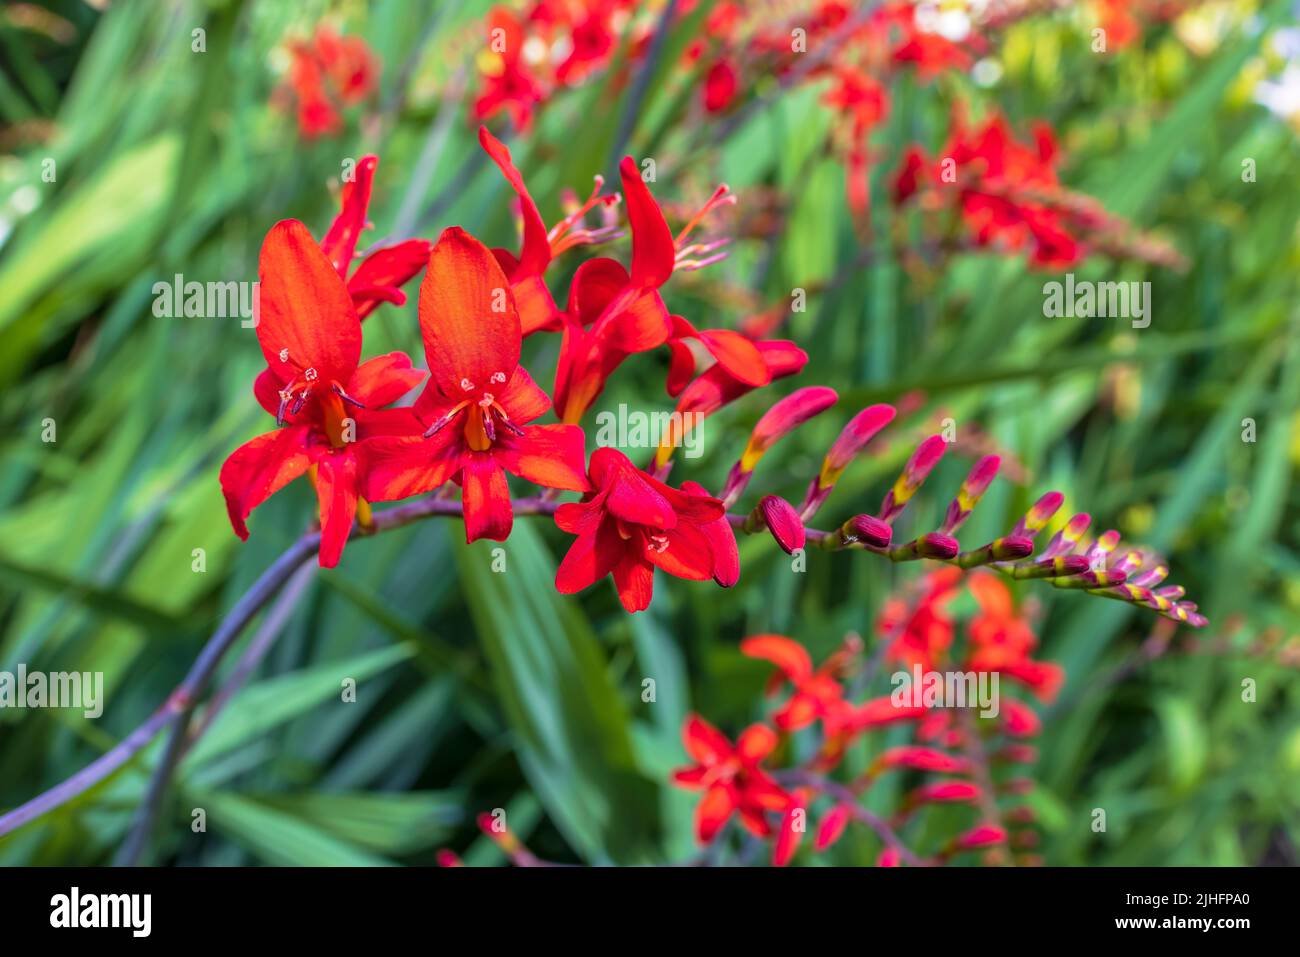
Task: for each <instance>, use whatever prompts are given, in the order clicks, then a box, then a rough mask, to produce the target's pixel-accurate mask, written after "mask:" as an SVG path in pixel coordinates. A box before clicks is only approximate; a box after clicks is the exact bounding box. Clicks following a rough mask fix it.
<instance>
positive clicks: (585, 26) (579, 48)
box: [555, 3, 617, 86]
mask: <svg viewBox="0 0 1300 957" xmlns="http://www.w3.org/2000/svg"><path fill="white" fill-rule="evenodd" d="M590 6H591V7H592V9H590V10H588V11H587V15H586V16H585V17H583V18H582V19H581V20H579V21H577V22H575V23H574V24H573V28H572V30H571V31H570V33H569V40H570V44H571V46H570V50H569V55H568V56H567V57H565V58H564V60H563V61H562V62H561V63H560V65H559V66H558V67H556V68H555V78H556V79H557V80H559V81H560V83H561V84H564V85H566V86H570V85H573V84H576V83H580V82H582V80H583V78H584V77H586V76H587V75H588V74H589V73H590V72H591V71H592V70H593V69H595V68H596V67H598V66H600V65H602V64H603V63H604V62H605V61H606V60H607V59H608V58H609V56H610V54H612V53H613V52H614V40H615V37H616V34H615V32H614V29H613V27H612V25H611V21H610V15H611V14H612V13H613V12H614V9H615V7H616V6H617V5H616V4H612V3H597V4H590Z"/></svg>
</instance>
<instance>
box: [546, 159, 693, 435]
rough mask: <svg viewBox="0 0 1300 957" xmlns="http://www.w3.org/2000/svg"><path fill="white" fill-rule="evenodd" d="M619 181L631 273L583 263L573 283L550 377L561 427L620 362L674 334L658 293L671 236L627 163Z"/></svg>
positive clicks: (672, 255) (669, 267) (672, 257)
mask: <svg viewBox="0 0 1300 957" xmlns="http://www.w3.org/2000/svg"><path fill="white" fill-rule="evenodd" d="M619 175H620V178H621V180H622V183H623V196H624V198H625V199H626V201H627V218H628V224H629V226H630V227H631V230H632V268H631V269H624V268H623V266H622V265H621V264H620V263H618V262H617V261H615V260H613V259H607V258H604V257H601V258H597V259H590V260H588V261H587V262H585V263H583V264H582V265H581V266H579V267H578V270H577V272H576V273H575V274H574V276H573V285H572V286H571V287H570V289H569V308H568V313H567V315H566V321H565V329H564V341H563V343H562V344H561V346H560V358H559V364H558V367H557V369H556V373H555V407H556V411H557V412H558V413H559V415H560V418H561V419H562V420H563V421H565V422H570V423H575V422H579V421H581V419H582V416H583V414H584V413H585V412H586V411H587V409H588V408H589V407H590V406H591V403H592V402H594V401H595V399H596V397H597V396H599V395H600V393H601V391H603V390H604V388H605V381H606V380H607V379H608V378H609V376H610V374H611V373H613V371H614V370H615V369H616V368H618V366H619V365H621V364H622V362H623V360H625V359H626V358H627V357H628V356H630V355H632V354H633V353H636V352H645V351H646V350H649V349H654V348H656V347H657V346H661V345H663V344H664V343H665V342H667V341H668V338H669V336H670V335H671V334H672V322H671V320H670V319H669V316H668V309H667V307H666V306H665V305H664V301H663V299H662V298H660V296H659V287H660V286H662V285H663V284H664V283H665V282H667V281H668V277H670V276H671V275H672V274H673V268H674V265H675V262H676V256H677V248H676V246H675V245H674V243H673V234H672V232H671V231H670V230H669V229H668V223H667V222H666V221H665V220H664V216H663V213H662V212H661V211H660V209H659V205H658V204H657V203H656V202H655V200H654V197H653V196H651V195H650V190H649V189H648V188H647V187H646V184H645V182H644V181H643V180H642V179H641V174H640V172H639V171H638V169H637V166H636V163H635V162H634V161H633V159H632V157H630V156H628V157H624V159H623V162H622V163H621V164H619Z"/></svg>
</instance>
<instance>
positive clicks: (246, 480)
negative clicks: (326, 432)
mask: <svg viewBox="0 0 1300 957" xmlns="http://www.w3.org/2000/svg"><path fill="white" fill-rule="evenodd" d="M309 439H310V432H309V430H308V428H307V427H306V426H288V427H287V428H283V429H277V430H276V431H274V432H268V433H266V434H265V435H259V436H258V437H257V438H255V439H252V440H251V441H248V442H245V443H244V444H243V445H241V446H240V447H239V448H237V449H235V451H233V452H231V453H230V457H229V458H228V459H226V461H225V462H224V463H223V464H222V466H221V475H220V480H221V491H222V493H223V494H224V495H225V497H226V511H227V512H228V513H229V514H230V524H231V525H232V526H233V527H234V529H235V534H237V535H238V536H239V537H240V538H242V539H245V540H247V538H248V526H247V525H246V524H245V523H244V522H245V519H247V518H248V516H249V514H250V513H251V512H252V511H253V509H255V508H257V506H259V505H261V504H262V503H263V502H265V501H266V500H267V499H268V498H270V497H271V496H272V495H273V494H275V493H276V492H278V491H279V490H280V489H282V488H284V486H286V485H288V484H289V483H290V482H292V481H293V480H294V479H296V478H297V477H298V476H300V475H302V474H303V473H304V472H306V471H307V467H308V466H309V465H310V464H311V458H310V456H309V454H308V442H309Z"/></svg>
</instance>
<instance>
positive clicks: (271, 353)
mask: <svg viewBox="0 0 1300 957" xmlns="http://www.w3.org/2000/svg"><path fill="white" fill-rule="evenodd" d="M259 272H260V277H261V311H260V317H259V322H258V324H257V338H258V342H259V343H261V346H262V353H263V355H265V356H266V364H267V368H266V370H265V371H264V372H262V373H261V375H259V376H258V377H257V381H256V382H255V383H254V385H253V391H254V394H255V395H256V396H257V399H258V401H259V402H261V404H262V407H263V408H265V409H266V410H267V411H268V412H270V413H272V414H273V415H275V416H276V418H277V420H278V421H279V422H280V423H282V424H283V426H284V427H283V428H281V429H278V430H276V431H274V432H268V433H267V434H265V435H260V436H258V437H257V438H255V439H253V440H252V441H251V442H248V443H246V444H245V445H242V446H240V447H239V448H238V449H236V450H235V451H234V452H233V453H232V454H231V456H230V458H228V459H226V462H225V464H224V465H222V467H221V489H222V492H223V493H224V494H225V497H226V509H227V511H228V512H229V513H230V522H231V524H232V525H233V526H234V528H235V532H236V533H237V534H238V535H239V537H240V538H243V539H247V538H248V527H247V526H246V525H245V521H246V519H247V518H248V516H249V513H251V512H252V511H253V509H254V508H256V507H257V506H258V505H260V504H261V503H262V502H264V501H265V500H266V499H267V498H269V497H270V496H271V495H272V494H273V493H275V492H276V491H278V490H279V489H280V488H282V487H284V486H285V485H286V484H288V483H289V482H290V481H292V480H293V479H295V478H297V477H298V476H300V475H302V474H303V473H304V472H307V471H308V470H309V469H312V470H313V479H314V484H315V486H316V495H317V498H318V499H319V502H320V516H321V544H320V563H321V565H322V566H324V567H326V568H329V567H333V566H334V565H336V564H337V563H338V560H339V556H340V555H341V554H342V552H343V546H344V544H345V543H346V542H347V539H348V535H349V534H350V533H351V530H352V520H353V517H354V516H355V514H356V510H357V500H358V495H359V494H360V486H361V483H362V478H363V476H364V467H363V466H362V464H361V463H360V462H359V457H358V454H357V449H358V443H359V442H361V441H364V440H366V439H367V438H370V437H373V436H378V435H393V434H399V435H400V434H405V433H408V432H410V431H412V430H413V429H415V428H417V427H418V423H417V422H416V420H415V417H414V416H413V415H412V414H411V411H410V410H409V409H381V408H380V407H381V406H384V405H388V404H389V403H391V402H395V401H396V400H397V399H399V398H401V397H402V396H403V395H405V394H406V393H407V392H409V391H410V390H411V389H412V388H414V387H415V386H416V385H418V384H419V383H420V381H421V380H422V379H423V378H424V375H425V374H424V373H423V372H420V371H418V370H415V369H412V368H411V360H410V359H409V358H407V357H406V356H405V355H403V354H402V353H400V352H393V353H389V354H388V355H385V356H379V357H378V358H375V359H371V360H370V361H368V362H364V363H361V364H360V365H358V362H359V361H360V358H361V322H360V320H359V319H357V313H356V309H355V308H354V307H353V304H352V300H351V298H350V297H349V296H348V291H347V287H345V286H344V285H343V280H342V279H341V278H339V274H338V273H337V272H336V271H335V269H334V267H333V266H332V265H331V264H330V262H329V260H328V259H326V258H325V254H324V253H323V252H321V248H320V247H319V246H318V245H317V244H316V241H315V240H314V239H312V237H311V234H310V233H309V232H308V231H307V227H306V226H304V225H303V224H302V223H300V222H297V221H296V220H285V221H283V222H280V223H277V224H276V225H275V226H274V227H272V229H271V231H270V232H269V233H268V234H267V236H266V241H265V242H264V243H263V244H262V254H261V262H260V266H259Z"/></svg>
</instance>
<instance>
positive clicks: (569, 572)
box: [555, 506, 626, 595]
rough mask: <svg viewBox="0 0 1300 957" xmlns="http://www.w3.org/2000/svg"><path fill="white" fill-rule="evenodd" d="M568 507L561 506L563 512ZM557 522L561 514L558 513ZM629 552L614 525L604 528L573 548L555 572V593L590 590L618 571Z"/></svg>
mask: <svg viewBox="0 0 1300 957" xmlns="http://www.w3.org/2000/svg"><path fill="white" fill-rule="evenodd" d="M563 509H564V506H561V511H563ZM556 517H557V518H558V517H559V516H558V513H557V516H556ZM625 551H626V548H625V545H624V542H623V539H621V538H620V537H619V535H618V531H617V530H616V529H615V528H614V525H613V523H612V522H605V523H602V524H600V525H599V526H598V527H597V528H595V529H592V530H591V531H588V532H586V533H584V534H582V535H579V536H578V537H577V539H576V540H575V541H574V542H573V544H572V545H570V546H569V550H568V551H567V552H566V553H565V555H564V558H563V559H562V560H561V561H560V567H559V568H558V569H556V572H555V589H556V591H558V592H559V593H560V594H562V595H572V594H574V593H575V592H580V591H582V590H583V589H584V588H588V587H590V586H591V585H593V584H595V583H596V582H598V581H600V580H601V579H602V578H604V577H605V576H606V575H608V574H610V573H611V572H613V571H614V566H616V565H617V564H618V563H619V562H620V561H622V559H623V553H624V552H625Z"/></svg>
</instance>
